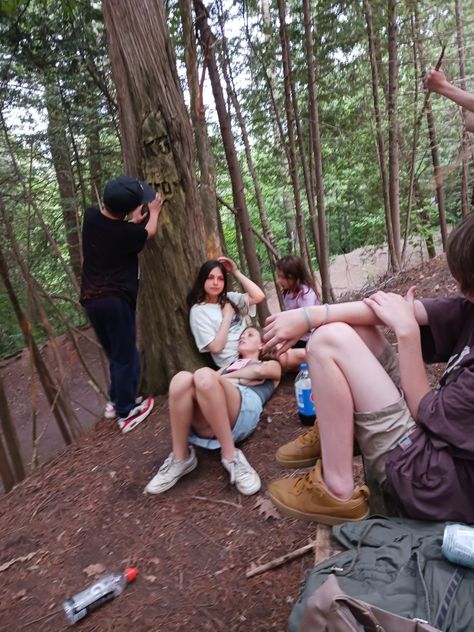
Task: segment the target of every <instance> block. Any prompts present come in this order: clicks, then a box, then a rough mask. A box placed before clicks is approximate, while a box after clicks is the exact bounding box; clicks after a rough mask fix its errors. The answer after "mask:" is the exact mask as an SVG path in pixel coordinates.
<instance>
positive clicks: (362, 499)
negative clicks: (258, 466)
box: [268, 461, 370, 525]
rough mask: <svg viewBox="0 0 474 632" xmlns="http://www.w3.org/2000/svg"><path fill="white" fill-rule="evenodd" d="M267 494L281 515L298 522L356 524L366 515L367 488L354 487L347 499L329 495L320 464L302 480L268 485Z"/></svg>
mask: <svg viewBox="0 0 474 632" xmlns="http://www.w3.org/2000/svg"><path fill="white" fill-rule="evenodd" d="M268 493H269V496H270V498H271V499H272V501H273V503H274V504H275V505H276V506H277V507H278V509H279V510H280V511H281V512H282V513H284V514H286V515H287V516H291V517H292V518H299V519H300V520H311V521H313V522H320V523H321V524H327V525H334V524H340V523H341V522H356V521H358V520H363V519H364V518H367V516H368V515H369V503H368V501H367V499H368V498H369V495H370V492H369V488H368V487H367V485H358V486H357V487H356V488H355V489H354V492H353V494H352V496H351V498H349V499H348V500H341V499H340V498H337V497H336V496H333V495H332V494H331V492H330V491H329V490H328V488H327V487H326V485H325V483H324V481H323V478H322V475H321V461H318V462H317V463H316V466H315V467H314V468H313V469H312V470H311V471H310V472H308V473H307V474H306V476H304V477H301V478H281V479H279V480H278V481H274V482H273V483H270V487H269V488H268Z"/></svg>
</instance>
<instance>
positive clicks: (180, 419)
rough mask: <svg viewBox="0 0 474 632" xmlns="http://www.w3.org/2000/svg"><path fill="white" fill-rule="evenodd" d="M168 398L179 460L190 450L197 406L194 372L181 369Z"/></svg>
mask: <svg viewBox="0 0 474 632" xmlns="http://www.w3.org/2000/svg"><path fill="white" fill-rule="evenodd" d="M168 400H169V409H170V424H171V442H172V449H173V454H174V456H175V458H176V459H178V460H180V459H185V458H186V457H187V456H188V452H189V451H188V436H189V431H190V429H191V424H192V422H193V418H194V417H195V415H196V408H197V405H196V401H195V392H194V376H193V374H192V373H190V372H189V371H180V372H179V373H177V374H176V375H175V376H174V377H173V379H172V380H171V383H170V388H169V395H168Z"/></svg>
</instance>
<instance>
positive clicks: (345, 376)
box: [264, 214, 474, 524]
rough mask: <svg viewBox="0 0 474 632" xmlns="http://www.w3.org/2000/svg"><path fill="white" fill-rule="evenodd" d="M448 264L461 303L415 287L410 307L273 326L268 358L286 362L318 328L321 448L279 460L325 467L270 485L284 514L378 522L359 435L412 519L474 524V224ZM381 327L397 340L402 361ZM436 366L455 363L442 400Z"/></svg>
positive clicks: (287, 450)
mask: <svg viewBox="0 0 474 632" xmlns="http://www.w3.org/2000/svg"><path fill="white" fill-rule="evenodd" d="M447 263H448V266H449V269H450V271H451V273H452V275H453V277H454V278H455V279H456V281H457V282H458V284H459V289H460V291H461V294H460V295H455V296H450V297H447V298H431V299H423V300H416V299H415V288H414V287H412V288H410V289H409V291H408V293H407V295H406V296H405V297H403V296H399V295H397V294H394V293H392V292H376V293H375V294H374V295H372V296H371V297H370V298H366V299H364V300H363V301H355V302H352V303H340V304H334V305H321V306H319V305H318V306H314V307H306V308H302V309H296V310H292V311H287V312H282V313H281V314H276V315H272V316H270V317H269V318H268V319H267V327H266V330H265V331H266V333H265V336H264V339H265V341H266V348H270V347H273V346H275V345H276V344H281V343H283V344H282V346H281V347H280V350H282V351H284V350H285V349H286V348H288V347H289V346H291V344H292V342H293V341H294V340H296V339H299V338H301V336H302V335H303V334H304V333H305V332H306V331H308V329H313V328H314V332H313V334H312V336H311V338H310V340H309V342H308V346H307V358H308V365H309V370H310V374H311V381H312V386H313V394H314V399H315V402H316V406H317V410H318V433H317V435H318V438H317V440H313V441H312V442H311V445H308V442H306V444H305V442H304V441H303V440H302V438H301V437H300V438H299V439H296V440H295V441H293V442H291V443H290V444H286V445H285V446H283V447H282V448H280V450H279V452H280V451H283V454H284V456H285V457H286V461H285V465H287V466H290V467H291V466H292V464H293V465H294V466H295V467H296V466H297V464H298V462H301V461H302V455H303V456H304V458H305V459H306V465H309V464H310V461H311V462H313V463H316V465H315V467H314V468H313V469H312V470H311V471H310V472H309V473H308V474H307V475H306V476H305V477H299V478H285V479H281V480H278V481H275V482H273V483H272V484H271V485H270V488H269V494H270V497H271V499H272V500H273V502H274V503H275V504H276V505H277V506H278V507H279V508H280V509H281V510H282V511H283V513H286V514H288V515H291V516H294V517H298V518H302V519H306V520H314V521H316V522H322V523H325V524H337V523H338V522H345V521H348V520H360V519H363V518H365V517H366V516H367V515H368V513H369V507H368V502H367V499H368V495H369V492H368V489H367V487H366V486H365V485H358V486H354V478H353V468H352V456H353V447H354V434H355V437H356V438H357V440H358V443H359V446H360V449H361V451H362V453H363V455H364V458H365V463H366V466H367V468H369V469H370V471H371V473H372V475H373V477H374V478H375V479H376V480H378V482H379V483H380V484H381V485H382V486H385V487H386V488H387V489H388V490H389V491H390V492H391V493H392V494H393V495H395V497H396V498H397V499H398V500H399V502H400V504H401V506H402V508H403V509H404V511H405V512H406V514H407V515H408V516H409V517H412V518H418V519H426V520H454V521H462V522H467V523H473V522H474V495H473V493H472V490H473V488H474V432H473V429H474V214H470V215H468V216H467V217H466V218H465V219H464V220H463V221H462V222H461V223H460V224H459V225H458V226H457V227H456V228H455V229H454V230H453V231H452V232H451V235H450V238H449V242H448V248H447ZM378 325H384V326H386V327H389V328H390V329H391V330H392V331H393V332H394V333H395V336H396V339H397V346H398V362H397V361H396V360H397V358H396V356H395V354H394V352H393V349H392V348H391V345H389V344H388V342H387V341H386V340H385V338H384V337H383V335H382V333H381V332H380V330H379V329H378V327H377V326H378ZM424 362H427V363H434V362H444V363H446V369H445V371H444V373H443V375H442V376H441V379H440V380H439V384H438V385H437V386H436V388H435V389H431V388H430V385H429V383H428V378H427V374H426V370H425V365H424ZM303 437H304V435H303ZM305 450H306V452H305ZM280 456H281V454H280ZM278 460H279V462H282V459H281V458H279V459H278Z"/></svg>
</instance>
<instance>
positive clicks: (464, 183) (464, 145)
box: [454, 0, 470, 217]
mask: <svg viewBox="0 0 474 632" xmlns="http://www.w3.org/2000/svg"><path fill="white" fill-rule="evenodd" d="M454 6H455V15H456V43H457V46H458V58H459V79H460V87H461V88H462V89H463V90H466V71H465V58H464V51H465V49H464V36H463V26H462V7H461V3H460V1H459V0H455V2H454ZM464 115H465V111H464V110H463V116H464ZM469 153H470V152H469V136H468V133H467V131H466V129H465V127H464V125H463V126H462V139H461V157H462V171H461V174H462V179H461V209H462V216H463V217H466V215H468V213H469Z"/></svg>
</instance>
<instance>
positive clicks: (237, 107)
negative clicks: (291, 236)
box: [220, 20, 279, 267]
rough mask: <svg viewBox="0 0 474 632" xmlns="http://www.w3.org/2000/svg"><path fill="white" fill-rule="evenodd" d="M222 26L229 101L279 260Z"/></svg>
mask: <svg viewBox="0 0 474 632" xmlns="http://www.w3.org/2000/svg"><path fill="white" fill-rule="evenodd" d="M220 25H221V29H222V34H223V37H222V46H223V53H224V54H223V59H222V63H221V66H222V73H223V75H224V80H225V82H226V88H227V94H228V96H229V99H230V100H231V101H232V106H233V108H234V111H235V115H236V117H237V121H238V123H239V128H240V133H241V135H242V142H243V144H244V149H245V158H246V160H247V167H248V170H249V173H250V176H251V178H252V183H253V187H254V190H255V201H256V203H257V207H258V212H259V215H260V223H261V224H262V228H263V234H264V236H265V239H266V240H267V241H268V242H269V243H270V244H271V246H272V248H273V251H274V252H276V257H277V258H278V257H279V254H278V245H277V243H276V239H275V236H274V234H273V232H272V229H271V227H270V222H269V221H268V216H267V210H266V207H265V200H264V198H263V195H262V190H261V188H260V182H259V179H258V175H257V171H256V169H255V165H254V163H253V158H252V150H251V148H250V140H249V135H248V132H247V126H246V124H245V119H244V115H243V112H242V108H241V107H240V103H239V101H238V99H237V94H236V92H235V88H234V83H233V79H232V71H231V68H230V63H229V61H230V60H229V56H228V50H227V44H226V40H225V35H224V25H223V23H222V20H221V22H220ZM274 263H275V261H274V260H272V259H270V264H271V265H272V264H274ZM272 267H273V265H272Z"/></svg>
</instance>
